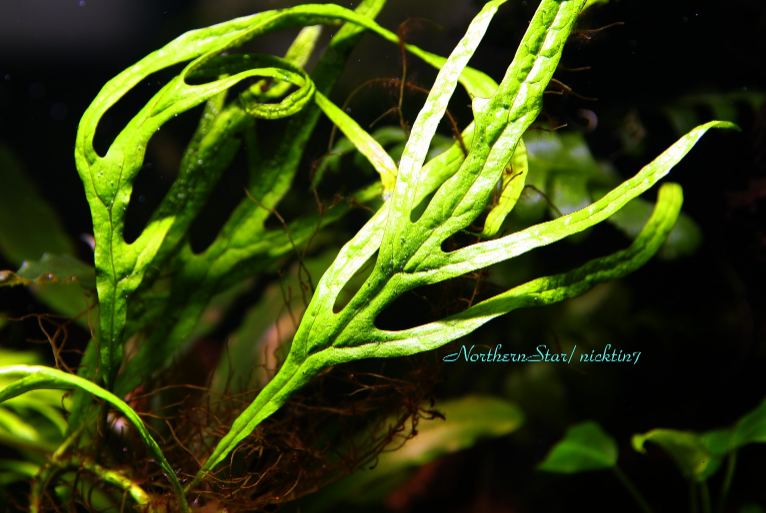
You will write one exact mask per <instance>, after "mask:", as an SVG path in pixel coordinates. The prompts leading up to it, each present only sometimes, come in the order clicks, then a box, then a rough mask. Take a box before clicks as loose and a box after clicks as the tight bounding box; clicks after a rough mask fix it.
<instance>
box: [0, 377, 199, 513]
mask: <svg viewBox="0 0 766 513" xmlns="http://www.w3.org/2000/svg"><path fill="white" fill-rule="evenodd" d="M0 376H22V378H21V379H19V380H17V381H15V382H13V383H12V384H10V385H9V386H7V387H5V388H4V389H3V390H0V402H3V401H6V400H8V399H12V398H14V397H17V396H19V395H21V394H24V393H26V392H29V391H32V390H38V389H42V388H53V389H72V388H80V389H82V390H84V391H86V392H88V393H91V394H93V395H95V396H96V397H99V398H101V399H104V400H105V401H108V402H109V403H110V404H112V405H113V406H114V407H116V408H117V409H118V410H120V412H122V414H123V415H125V417H127V418H128V419H129V420H130V422H131V423H132V424H133V425H134V426H135V428H136V431H138V433H139V435H140V436H141V439H142V440H143V441H144V443H145V444H146V446H147V448H148V449H149V452H150V453H151V454H152V456H153V457H154V458H156V459H157V461H158V463H159V464H160V466H161V467H162V469H163V470H164V472H165V475H166V476H167V478H168V480H169V481H170V483H171V484H172V485H173V488H174V490H175V491H176V498H177V499H178V501H179V503H180V505H181V508H182V510H183V511H188V509H189V508H188V505H187V504H186V499H185V498H184V495H183V489H182V488H181V483H180V482H179V481H178V477H176V474H175V471H174V470H173V468H172V467H171V466H170V464H169V463H168V461H167V460H166V459H165V455H164V454H162V450H161V449H160V447H159V445H157V442H155V441H154V438H152V436H151V435H150V434H149V431H148V430H147V429H146V426H145V425H144V422H143V421H142V420H141V417H139V416H138V414H137V413H136V412H135V411H134V410H133V409H132V408H131V407H130V406H128V405H127V404H126V403H125V402H124V401H123V400H122V399H120V398H119V397H117V396H115V395H114V394H112V393H111V392H109V391H107V390H104V389H103V388H101V387H99V386H98V385H95V384H94V383H92V382H90V381H88V380H87V379H83V378H80V377H78V376H74V375H72V374H68V373H66V372H62V371H60V370H58V369H52V368H50V367H43V366H35V365H11V366H8V367H0Z"/></svg>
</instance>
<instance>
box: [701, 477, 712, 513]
mask: <svg viewBox="0 0 766 513" xmlns="http://www.w3.org/2000/svg"><path fill="white" fill-rule="evenodd" d="M700 492H701V494H702V511H703V512H704V513H713V506H712V503H711V502H710V491H709V490H708V487H707V481H702V482H701V483H700Z"/></svg>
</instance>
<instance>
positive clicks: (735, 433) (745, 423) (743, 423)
mask: <svg viewBox="0 0 766 513" xmlns="http://www.w3.org/2000/svg"><path fill="white" fill-rule="evenodd" d="M700 436H701V437H702V440H703V442H704V444H705V446H706V447H707V448H708V450H709V451H710V452H711V453H712V454H714V455H716V456H721V457H723V456H726V455H727V454H729V453H730V452H732V451H736V450H737V449H739V448H740V447H744V446H745V445H748V444H752V443H763V442H766V399H764V400H763V401H762V402H761V404H760V405H758V407H756V408H755V409H754V410H753V411H751V412H749V413H747V414H746V415H744V416H743V417H742V418H740V419H739V420H738V421H737V422H736V424H734V426H733V427H731V428H727V429H718V430H714V431H708V432H706V433H703V434H702V435H700Z"/></svg>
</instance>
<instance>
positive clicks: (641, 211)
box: [594, 190, 702, 260]
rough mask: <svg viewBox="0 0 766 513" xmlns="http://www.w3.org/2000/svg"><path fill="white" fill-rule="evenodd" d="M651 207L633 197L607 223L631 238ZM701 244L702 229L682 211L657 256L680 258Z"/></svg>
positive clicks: (598, 194)
mask: <svg viewBox="0 0 766 513" xmlns="http://www.w3.org/2000/svg"><path fill="white" fill-rule="evenodd" d="M594 195H595V196H596V197H599V196H600V195H603V194H602V192H601V191H598V190H597V191H596V192H595V193H594ZM653 208H654V205H653V204H652V202H650V201H647V200H645V199H643V198H635V199H634V200H632V201H631V202H630V203H628V204H627V205H625V207H623V209H622V210H620V211H619V212H616V213H615V214H614V215H613V216H612V217H610V218H609V223H610V224H612V225H614V226H615V227H617V229H619V230H620V231H621V232H623V233H624V234H625V235H627V236H628V237H629V238H631V239H632V238H634V237H635V236H636V235H637V234H638V232H640V231H641V227H643V226H644V224H645V223H646V220H647V219H649V216H650V215H651V213H652V210H653ZM701 244H702V230H701V229H700V227H699V225H697V223H696V222H695V221H694V220H693V219H692V218H691V217H689V216H688V215H686V214H684V213H683V212H682V213H681V215H680V216H679V218H678V222H677V223H676V225H675V226H674V227H673V230H672V231H671V232H670V234H669V235H668V240H666V241H665V243H664V244H663V245H662V247H661V248H660V251H659V252H658V253H657V256H659V257H660V258H661V259H663V260H674V259H677V258H682V257H685V256H689V255H692V254H694V253H695V252H696V251H697V249H698V248H699V246H700V245H701Z"/></svg>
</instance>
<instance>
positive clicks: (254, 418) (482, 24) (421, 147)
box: [187, 0, 503, 488]
mask: <svg viewBox="0 0 766 513" xmlns="http://www.w3.org/2000/svg"><path fill="white" fill-rule="evenodd" d="M502 3H503V1H502V0H496V1H493V2H489V3H488V4H487V5H486V6H485V7H484V9H482V11H481V12H480V13H479V15H478V16H477V17H476V18H475V19H474V21H473V22H472V23H471V25H470V27H469V28H468V33H467V34H466V36H465V37H464V38H463V39H462V40H461V42H460V43H459V44H458V46H457V47H456V49H455V51H454V52H453V54H452V55H451V56H450V58H449V59H447V61H446V63H445V64H444V66H443V67H442V68H441V70H440V72H439V75H438V77H437V80H436V83H435V84H434V87H433V89H432V90H431V94H429V97H428V99H427V100H426V107H424V110H423V111H422V112H425V113H426V114H425V115H423V114H422V113H421V115H420V116H418V121H416V123H415V126H414V127H413V130H412V133H411V135H410V141H409V142H408V147H410V145H412V147H413V148H416V149H417V153H418V154H421V155H420V160H417V157H416V156H415V153H413V152H412V150H410V154H408V153H407V150H405V155H404V156H403V157H402V162H404V161H405V159H408V158H409V159H411V160H412V161H413V162H415V161H417V165H418V166H421V165H422V159H423V158H424V157H425V155H426V153H427V151H428V147H429V145H430V141H431V138H432V136H433V133H434V132H435V131H436V126H437V124H438V123H439V121H440V119H441V117H442V116H443V115H444V112H445V111H446V108H447V100H448V99H449V96H451V91H454V89H455V85H456V84H457V81H458V79H459V78H460V76H461V73H462V71H463V69H464V68H465V66H466V64H467V62H468V60H469V59H470V57H471V55H472V54H473V52H474V51H475V49H476V47H477V46H478V44H479V41H480V40H481V38H482V37H483V35H484V32H485V31H486V28H487V25H488V24H489V21H490V20H491V18H492V16H493V15H494V13H495V12H496V11H497V8H498V6H499V5H500V4H502ZM428 132H430V133H428ZM413 141H414V142H413ZM408 155H409V156H408ZM409 165H411V164H409ZM410 174H411V173H410ZM410 180H411V177H409V176H408V175H405V176H402V174H401V172H400V174H399V177H398V179H397V184H396V192H395V193H394V197H393V198H392V199H391V200H389V202H388V203H391V204H393V205H394V208H396V205H397V202H401V195H402V192H407V186H406V185H405V186H404V189H400V188H401V187H402V185H401V184H402V183H405V184H408V182H409V181H410ZM414 187H415V190H414V191H412V193H411V194H410V195H409V198H408V199H409V201H411V202H414V200H415V197H416V193H417V188H418V187H417V184H414ZM397 197H398V198H400V199H399V200H397V199H396V198H397ZM412 207H414V205H412ZM412 207H411V208H410V210H409V211H408V213H409V212H410V211H411V210H412ZM383 210H386V211H387V213H389V214H390V213H391V211H392V209H390V208H389V209H381V210H379V211H378V213H377V214H376V215H375V216H373V219H374V220H376V221H375V222H374V223H380V221H381V220H382V219H383V217H382V216H381V215H379V214H380V213H381V211H383ZM399 215H402V214H401V213H399ZM408 218H409V216H408ZM408 220H409V219H408ZM388 221H389V222H391V221H392V219H390V218H389V220H388ZM371 222H372V221H371ZM394 222H396V221H394ZM369 225H370V223H368V225H367V226H369ZM377 226H378V230H373V232H377V233H378V234H379V235H382V233H380V231H379V228H380V224H377ZM359 235H360V236H362V238H363V239H366V238H367V236H369V235H372V234H371V233H370V232H369V231H367V230H366V229H365V228H363V229H362V232H360V234H359ZM357 238H359V236H357V237H356V238H355V239H357ZM357 244H358V243H357V242H356V241H355V240H352V241H351V242H350V243H349V244H348V245H346V246H345V247H344V248H343V250H341V255H343V254H344V252H345V251H347V250H348V248H349V246H356V245H357ZM375 245H376V244H373V245H369V246H368V248H369V249H367V248H365V251H362V252H359V253H357V254H356V255H354V257H353V258H354V261H355V262H358V263H359V265H360V266H361V265H363V263H364V261H366V260H367V258H369V256H371V254H372V253H373V252H374V251H375V247H374V246H375ZM357 247H358V246H357ZM370 249H371V250H372V251H370ZM340 258H342V257H341V256H339V257H338V259H336V262H338V260H339V259H340ZM333 267H334V266H333ZM357 269H358V267H357ZM355 272H356V269H353V270H352V271H351V272H350V273H349V274H348V275H347V276H346V277H345V279H342V280H339V281H337V282H335V283H333V284H332V286H331V287H330V290H328V287H327V286H326V285H325V286H324V287H323V286H322V282H326V281H327V279H328V275H332V274H333V269H332V268H331V269H330V270H329V271H328V272H327V273H325V275H324V277H323V279H322V282H320V285H319V286H318V287H317V291H316V292H315V294H314V296H313V298H312V302H311V304H310V305H309V309H308V311H307V313H306V315H305V316H304V321H303V322H302V323H301V327H300V328H299V332H298V334H297V335H296V336H295V339H294V340H293V346H292V349H291V352H290V355H289V356H288V359H287V361H286V362H285V364H284V366H283V367H282V369H281V370H280V372H279V373H278V374H277V376H276V377H275V378H274V379H273V380H272V381H271V382H270V383H269V384H268V385H267V386H266V387H265V388H264V389H263V390H262V391H261V393H260V394H259V395H258V397H257V398H256V400H255V401H254V402H253V403H252V404H251V405H250V406H249V407H248V408H247V410H246V411H245V412H244V413H243V414H242V415H240V417H238V418H237V419H236V420H235V422H234V424H233V425H232V429H231V430H230V431H229V433H228V434H227V435H226V436H225V437H224V438H223V439H222V440H221V441H220V442H219V443H218V445H217V446H216V448H215V450H214V451H213V453H212V454H211V455H210V457H209V458H208V459H207V461H206V462H205V464H204V465H203V467H202V469H200V472H199V473H198V474H197V478H196V479H195V480H194V481H193V482H191V483H190V484H189V485H187V488H188V487H190V486H193V485H194V484H196V482H197V481H198V480H199V479H201V478H202V477H203V476H204V475H205V474H206V473H207V472H209V471H210V470H212V469H213V468H214V467H215V466H216V465H217V464H218V463H220V462H221V461H222V460H223V458H225V457H226V456H227V455H228V454H229V453H230V452H231V451H232V450H233V449H234V447H235V446H236V444H237V443H239V441H240V440H242V439H243V438H244V437H246V436H247V435H249V434H250V433H251V432H252V430H253V429H254V428H255V426H256V425H258V423H259V422H260V421H261V420H262V419H264V418H266V417H267V416H268V415H270V414H271V413H273V412H274V411H276V410H277V409H278V408H279V407H280V406H281V405H282V404H284V402H285V401H286V400H287V398H288V397H289V396H290V394H291V393H292V391H293V390H296V389H297V388H300V386H302V385H303V384H305V383H306V382H307V381H308V380H309V379H310V378H311V377H313V376H314V375H315V374H316V373H317V372H318V371H319V370H321V368H322V367H323V366H324V365H325V362H319V361H317V362H316V365H311V363H309V362H310V360H306V356H307V354H306V352H307V350H309V347H311V349H312V350H316V349H317V348H318V347H327V346H328V345H330V344H332V342H333V337H331V336H327V335H323V336H322V341H321V345H320V343H319V342H313V343H312V345H311V346H308V345H307V340H306V338H305V337H306V334H307V333H306V331H305V327H306V326H307V325H311V324H312V322H311V321H313V320H315V319H314V318H315V317H316V316H317V310H320V309H321V307H322V306H324V307H329V313H330V314H332V306H333V304H334V302H335V298H336V297H337V293H338V292H339V290H340V288H341V287H342V286H343V284H344V283H345V282H346V281H348V279H349V278H350V277H351V276H352V275H353V274H354V273H355ZM333 289H334V290H333ZM317 298H321V299H320V301H321V302H320V304H319V305H317ZM355 299H356V298H355ZM352 303H353V300H352ZM347 310H348V306H347V307H346V308H344V310H343V311H344V312H345V311H347ZM326 311H327V310H325V312H326ZM309 319H310V320H309ZM307 321H308V322H307ZM341 322H342V321H341ZM326 323H327V320H323V321H321V322H319V323H316V326H315V327H316V328H317V329H318V330H320V331H321V330H322V328H325V326H326ZM301 329H303V330H304V333H303V334H301ZM328 342H329V344H328ZM304 360H305V362H304ZM304 363H305V364H308V368H307V369H303V368H302V365H303V364H304Z"/></svg>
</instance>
